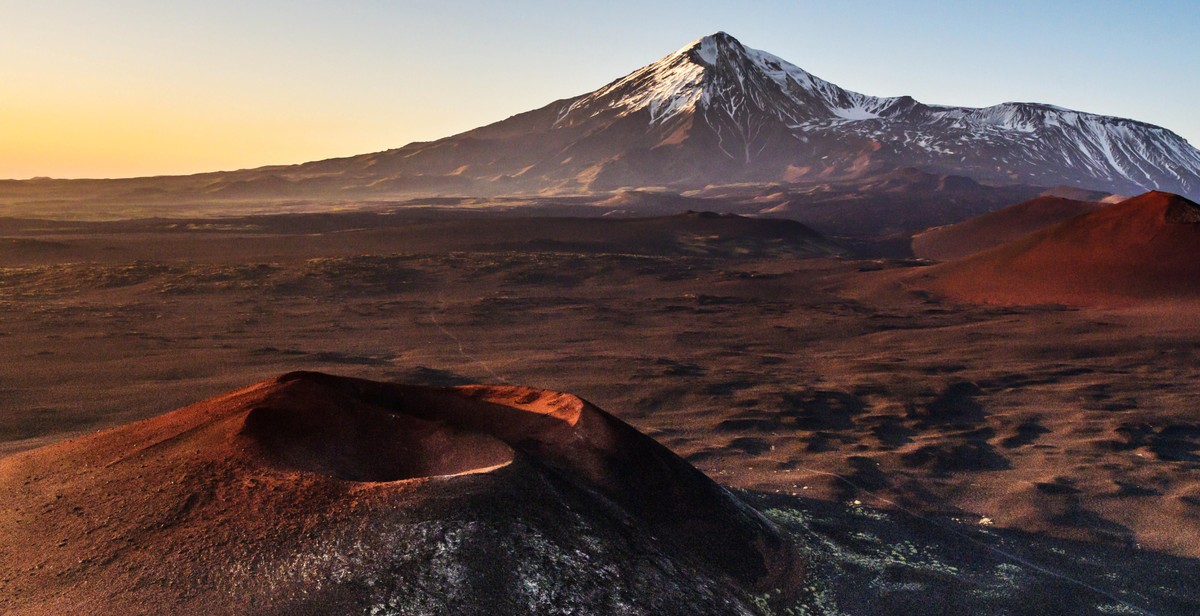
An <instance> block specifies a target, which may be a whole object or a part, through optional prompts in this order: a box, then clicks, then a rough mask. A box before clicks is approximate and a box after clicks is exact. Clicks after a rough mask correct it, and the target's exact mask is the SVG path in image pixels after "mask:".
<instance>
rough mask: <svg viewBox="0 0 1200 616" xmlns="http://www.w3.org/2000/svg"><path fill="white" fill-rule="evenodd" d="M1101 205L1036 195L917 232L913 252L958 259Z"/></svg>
mask: <svg viewBox="0 0 1200 616" xmlns="http://www.w3.org/2000/svg"><path fill="white" fill-rule="evenodd" d="M1101 207H1104V206H1103V205H1102V204H1101V203H1098V202H1094V201H1076V200H1074V199H1063V198H1061V197H1051V196H1043V197H1038V198H1036V199H1030V200H1029V201H1022V202H1021V203H1018V204H1016V205H1013V206H1009V207H1006V208H1004V209H1002V210H999V211H996V212H992V213H990V214H984V215H982V216H976V217H975V218H971V219H969V220H965V221H963V222H960V223H958V224H953V225H948V226H945V227H936V228H933V229H930V230H928V231H924V232H922V233H918V234H917V235H915V236H913V240H912V249H913V254H914V255H916V256H917V257H920V258H922V259H933V260H936V261H952V260H954V259H961V258H963V257H966V256H968V255H972V254H975V253H977V252H982V251H984V250H987V249H989V248H994V247H996V246H999V245H1001V244H1005V243H1008V242H1011V241H1013V240H1016V239H1019V238H1021V237H1024V236H1026V235H1029V234H1030V233H1033V232H1035V231H1040V230H1042V229H1045V228H1047V227H1050V226H1053V225H1056V224H1058V223H1060V222H1062V221H1064V220H1069V219H1071V218H1075V217H1076V216H1082V215H1084V214H1088V213H1091V212H1094V211H1096V210H1098V209H1100V208H1101Z"/></svg>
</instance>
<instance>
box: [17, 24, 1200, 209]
mask: <svg viewBox="0 0 1200 616" xmlns="http://www.w3.org/2000/svg"><path fill="white" fill-rule="evenodd" d="M907 168H915V169H919V170H921V171H923V172H927V173H931V174H940V175H959V176H964V177H968V178H970V179H972V180H974V181H976V182H979V183H982V184H985V185H992V186H1008V185H1027V186H1041V187H1050V186H1070V187H1076V188H1084V189H1098V190H1104V191H1107V192H1113V193H1122V194H1140V193H1142V192H1145V191H1147V190H1151V189H1153V190H1164V191H1169V192H1173V193H1178V194H1181V195H1185V196H1188V197H1190V198H1193V199H1200V150H1197V149H1196V148H1195V147H1193V146H1191V145H1190V144H1189V143H1188V142H1187V141H1186V140H1185V139H1183V138H1182V137H1180V136H1179V135H1177V134H1175V133H1173V132H1171V131H1170V130H1168V129H1166V128H1162V127H1158V126H1154V125H1152V124H1148V123H1145V122H1141V121H1138V120H1129V119H1124V118H1116V117H1112V116H1104V115H1097V114H1091V113H1086V112H1081V111H1073V110H1069V109H1064V108H1062V107H1057V106H1054V105H1049V104H1045V103H1016V102H1007V103H1001V104H998V105H993V106H990V107H981V108H971V107H954V106H945V105H931V104H926V103H922V102H919V101H917V100H916V99H914V98H912V97H911V96H894V97H876V96H871V95H868V94H862V93H859V92H855V91H852V90H847V89H844V88H841V87H840V86H837V85H836V84H834V83H833V82H831V81H826V80H824V79H822V78H820V77H817V76H815V75H813V74H811V73H809V72H807V71H805V70H804V69H801V68H799V67H797V66H795V65H793V64H791V63H789V62H787V61H786V60H783V59H782V58H779V57H777V56H774V55H772V54H770V53H767V52H764V51H759V50H756V49H753V48H750V47H746V46H744V45H743V44H742V43H741V42H739V41H738V40H737V39H735V38H734V37H732V36H730V35H728V34H726V33H724V32H720V33H716V34H713V35H710V36H706V37H702V38H700V39H697V40H695V41H693V42H691V43H689V44H688V45H685V46H684V47H682V48H680V49H679V50H677V51H675V52H674V53H672V54H669V55H667V56H665V57H664V58H662V59H660V60H658V61H656V62H653V63H651V64H648V65H646V66H644V67H642V68H640V69H638V70H636V71H633V72H631V73H629V74H628V75H625V76H623V77H621V78H618V79H616V80H613V81H611V82H609V83H608V84H606V85H604V86H603V87H601V88H599V89H597V90H595V91H592V92H588V93H584V94H581V95H578V96H574V97H569V98H564V99H560V100H556V101H553V102H551V103H549V104H547V105H544V106H542V107H540V108H537V109H533V110H530V111H526V112H523V113H519V114H516V115H514V116H511V117H509V118H506V119H504V120H500V121H498V122H494V123H491V124H488V125H485V126H481V127H478V128H475V129H472V130H469V131H465V132H463V133H459V134H457V135H452V136H449V137H445V138H443V139H438V140H434V141H425V142H414V143H410V144H408V145H405V146H402V147H399V148H395V149H390V150H384V151H381V152H373V153H367V154H361V155H357V156H348V157H340V158H331V159H326V160H319V161H312V162H308V163H302V164H298V165H282V166H281V165H276V166H270V167H262V168H258V169H248V170H240V171H231V172H216V173H206V174H197V175H194V176H175V177H162V178H150V179H146V180H143V183H146V182H151V183H153V185H154V186H155V187H157V188H159V189H161V190H163V191H165V193H164V194H155V195H132V196H133V197H136V198H143V197H144V198H161V199H170V198H172V197H174V196H176V195H183V196H185V197H187V198H203V199H252V198H263V199H270V198H274V199H279V198H296V196H297V195H302V196H304V197H310V198H315V199H347V200H361V199H372V198H394V197H402V196H445V195H456V196H463V195H467V196H480V197H486V196H501V195H586V194H603V193H609V192H612V191H619V190H624V189H629V188H644V187H664V188H670V189H673V190H678V191H685V190H697V189H704V188H706V187H709V186H713V185H726V184H739V183H784V184H811V183H814V182H826V181H831V180H857V179H861V178H871V177H879V176H881V175H884V174H887V173H891V172H895V171H897V170H899V169H907ZM70 182H72V181H46V180H41V181H38V182H9V183H4V184H0V193H4V194H0V197H6V196H8V194H13V195H21V196H24V195H26V194H35V193H36V194H37V195H42V194H50V193H53V192H54V191H55V190H58V189H63V190H68V191H69V190H71V189H72V187H74V188H76V189H79V188H82V187H84V186H89V187H93V188H94V187H99V188H100V189H103V190H112V191H114V194H116V187H117V186H120V185H122V184H120V183H122V182H123V183H125V184H135V183H136V182H135V181H134V180H110V181H103V180H91V181H82V180H80V181H74V182H81V183H79V184H71V183H70ZM86 182H93V183H99V184H87V183H86ZM106 182H110V183H106ZM235 182H246V183H242V184H233V183H235ZM231 184H233V185H232V186H231ZM117 196H120V195H119V194H117ZM10 198H12V199H16V198H17V197H10Z"/></svg>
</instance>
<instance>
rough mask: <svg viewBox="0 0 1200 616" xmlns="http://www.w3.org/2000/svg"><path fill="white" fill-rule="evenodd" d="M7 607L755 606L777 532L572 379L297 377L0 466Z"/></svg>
mask: <svg viewBox="0 0 1200 616" xmlns="http://www.w3.org/2000/svg"><path fill="white" fill-rule="evenodd" d="M0 503H3V504H2V505H0V536H2V537H4V540H3V542H0V611H2V612H4V613H8V614H12V613H17V614H24V613H28V614H34V613H42V614H64V613H108V614H123V613H204V612H216V613H264V614H299V613H404V614H424V613H439V614H443V613H454V614H498V613H505V614H511V613H542V612H544V611H545V610H548V609H551V608H554V609H555V610H560V611H563V612H564V613H616V612H620V613H644V614H698V613H705V614H723V613H729V614H742V613H747V612H748V611H750V610H749V601H748V596H749V593H755V592H763V591H767V590H775V589H779V590H781V591H782V592H783V593H785V594H786V593H788V592H791V591H793V590H794V589H795V588H796V586H797V584H798V582H799V581H800V580H801V578H802V575H803V574H802V570H803V568H802V566H801V564H800V563H799V561H798V560H797V557H796V553H795V552H794V551H793V549H792V547H791V546H790V545H789V544H788V542H787V541H786V540H785V539H784V538H783V537H782V536H781V535H780V534H779V531H778V530H777V529H776V528H775V527H774V526H773V525H772V524H771V523H770V522H769V521H767V520H766V519H765V518H764V517H762V516H761V515H759V514H758V513H757V512H756V511H755V510H753V509H751V508H750V507H748V506H747V505H745V504H743V503H742V502H741V501H740V500H739V499H738V498H736V497H735V496H734V495H732V494H731V493H730V492H728V491H727V490H725V489H724V488H722V487H720V486H718V485H717V484H716V483H714V482H712V481H711V480H709V479H708V478H707V477H705V476H704V475H703V474H702V473H700V472H699V471H698V470H696V469H695V468H693V467H692V466H690V465H688V464H687V463H686V462H684V461H683V460H681V459H680V458H678V457H676V456H675V455H674V454H672V453H671V452H670V451H668V450H667V449H666V448H664V447H662V446H661V445H659V444H657V443H656V442H655V441H653V440H652V439H651V438H649V437H647V436H645V435H643V434H641V433H639V432H638V431H636V430H635V429H633V428H632V427H630V426H629V425H627V424H625V423H623V422H621V421H620V420H618V419H616V418H614V417H612V416H611V415H609V414H607V413H605V412H604V411H601V410H599V409H597V408H596V407H594V406H592V405H591V404H589V403H587V402H585V401H583V400H581V399H579V398H577V397H575V396H572V395H568V394H562V393H555V392H549V391H542V390H536V389H529V388H525V387H515V386H503V387H502V386H460V387H452V388H425V387H416V386H406V385H395V384H384V383H377V382H371V381H364V380H358V379H350V378H341V377H333V376H328V375H324V374H319V373H291V374H288V375H284V376H282V377H279V378H277V379H272V380H268V381H264V382H261V383H258V384H255V385H252V386H250V387H247V388H245V389H242V390H239V391H236V392H233V393H230V394H227V395H223V396H219V397H216V398H213V399H210V400H207V401H204V402H201V403H198V404H195V405H192V406H189V407H186V408H183V409H180V410H177V411H174V412H171V413H168V414H166V415H162V416H159V417H155V418H152V419H149V420H146V421H142V422H139V423H135V424H130V425H127V426H123V427H119V428H115V429H112V430H108V431H106V432H101V433H98V434H95V435H91V436H87V437H83V438H79V439H75V440H71V441H66V442H63V443H59V444H55V445H51V446H48V447H44V448H41V449H36V450H33V451H29V452H25V453H22V454H17V455H14V456H10V457H8V458H4V459H2V460H0Z"/></svg>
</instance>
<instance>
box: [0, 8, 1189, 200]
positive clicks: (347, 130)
mask: <svg viewBox="0 0 1200 616" xmlns="http://www.w3.org/2000/svg"><path fill="white" fill-rule="evenodd" d="M718 30H724V31H727V32H729V33H730V34H732V35H734V36H735V37H737V38H738V39H739V40H741V41H742V42H743V43H744V44H746V45H747V46H750V47H754V48H758V49H763V50H766V51H769V52H771V53H774V54H776V55H778V56H781V57H783V58H784V59H786V60H789V61H791V62H793V63H794V64H797V65H798V66H800V67H801V68H804V69H806V70H808V71H809V72H811V73H813V74H815V75H817V76H819V77H822V78H825V79H828V80H830V81H833V82H834V83H836V84H838V85H841V86H842V87H845V88H849V89H852V90H857V91H859V92H864V93H867V94H874V95H880V96H892V95H901V94H909V95H912V96H914V97H916V98H917V99H918V100H920V101H923V102H928V103H941V104H952V105H967V106H986V105H992V104H996V103H1001V102H1005V101H1037V102H1045V103H1052V104H1056V105H1061V106H1064V107H1069V108H1073V109H1079V110H1083V111H1091V112H1095V113H1103V114H1108V115H1116V116H1122V117H1130V118H1135V119H1139V120H1143V121H1146V122H1151V123H1154V124H1159V125H1162V126H1165V127H1167V128H1169V129H1171V130H1173V131H1175V132H1177V133H1179V134H1181V135H1183V136H1184V137H1185V138H1187V139H1188V140H1189V141H1190V142H1191V143H1192V144H1193V145H1200V113H1198V111H1200V36H1197V34H1198V33H1200V1H1198V0H1174V1H1172V0H1143V1H1141V2H1133V1H1129V2H1122V1H1117V0H1087V1H1084V0H1071V1H1067V0H1058V1H1056V0H1036V1H1035V0H1009V1H1008V2H962V1H961V0H960V1H958V2H935V1H932V0H927V1H908V2H906V1H903V0H886V1H877V0H858V1H856V2H847V3H839V2H829V0H819V1H794V2H781V1H779V2H767V1H763V2H748V1H743V2H705V1H691V2H658V1H653V2H652V1H649V0H639V1H623V0H615V1H613V0H610V1H607V2H566V1H565V0H563V1H550V0H509V1H507V2H484V1H466V0H462V1H454V0H390V1H389V0H342V1H340V2H333V1H328V2H326V1H304V0H291V1H287V2H284V1H280V0H252V1H240V2H233V1H226V0H207V1H205V2H172V1H170V0H158V1H149V0H147V1H135V0H108V1H105V2H100V1H96V0H40V1H37V2H33V1H29V0H22V1H17V0H0V58H2V59H3V60H0V178H25V177H32V176H53V177H122V176H137V175H159V174H176V173H192V172H200V171H213V170H221V169H236V168H245V167H254V166H261V165H268V164H283V163H299V162H304V161H309V160H317V159H322V158H330V157H335V156H349V155H353V154H361V153H366V152H373V151H379V150H384V149H389V148H394V147H399V146H402V145H404V144H406V143H409V142H411V141H419V140H429V139H436V138H439V137H444V136H447V135H451V134H454V133H457V132H461V131H463V130H467V129H470V128H474V127H476V126H479V125H482V124H486V123H489V122H493V121H496V120H501V119H503V118H505V117H508V116H510V115H512V114H515V113H519V112H521V111H525V110H528V109H533V108H536V107H540V106H542V105H544V104H546V103H548V102H550V101H552V100H555V99H559V98H566V97H570V96H574V95H577V94H581V93H584V92H587V91H590V90H593V89H596V88H598V87H600V86H602V85H604V84H605V83H607V82H609V81H611V80H613V79H615V78H617V77H620V76H622V75H624V74H626V73H628V72H630V71H632V70H634V69H636V68H638V67H640V66H643V65H645V64H648V63H650V62H653V61H654V60H657V59H658V58H659V57H661V56H664V55H666V54H668V53H670V52H672V51H674V50H675V49H677V48H679V47H682V46H683V45H684V44H686V43H687V42H688V41H690V40H693V39H696V38H698V37H700V36H703V35H705V34H710V33H712V32H715V31H718Z"/></svg>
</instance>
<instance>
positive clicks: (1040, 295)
mask: <svg viewBox="0 0 1200 616" xmlns="http://www.w3.org/2000/svg"><path fill="white" fill-rule="evenodd" d="M1198 250H1200V206H1197V205H1196V204H1195V203H1192V202H1191V201H1188V200H1187V199H1184V198H1182V197H1179V196H1177V195H1172V194H1169V193H1162V192H1150V193H1146V194H1144V195H1141V196H1138V197H1134V198H1132V199H1129V200H1127V201H1123V202H1121V203H1118V204H1115V205H1110V206H1108V207H1105V208H1103V209H1101V210H1098V211H1096V212H1093V213H1091V214H1087V215H1084V216H1080V217H1077V218H1073V219H1071V220H1068V221H1065V222H1062V223H1059V224H1058V225H1055V226H1053V227H1051V228H1048V229H1045V230H1043V231H1041V232H1038V233H1036V234H1033V235H1030V236H1027V237H1024V238H1022V239H1019V240H1016V241H1013V242H1009V243H1007V244H1004V245H1003V246H999V247H997V248H994V249H992V250H989V251H986V252H983V253H980V254H977V255H974V256H971V257H969V258H967V259H964V260H962V261H957V262H954V263H947V264H943V265H940V266H936V267H934V268H931V269H930V270H928V271H927V272H926V274H927V277H925V278H924V280H923V282H921V283H920V284H922V285H923V286H926V287H927V288H929V289H930V290H932V291H934V292H936V293H940V294H943V295H945V296H947V297H951V298H954V299H959V300H965V301H970V302H982V303H994V304H1050V303H1059V304H1068V305H1110V306H1112V305H1131V304H1134V303H1136V302H1139V301H1141V300H1147V299H1158V300H1162V299H1189V298H1196V297H1200V265H1198V262H1197V261H1196V254H1197V251H1198Z"/></svg>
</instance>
